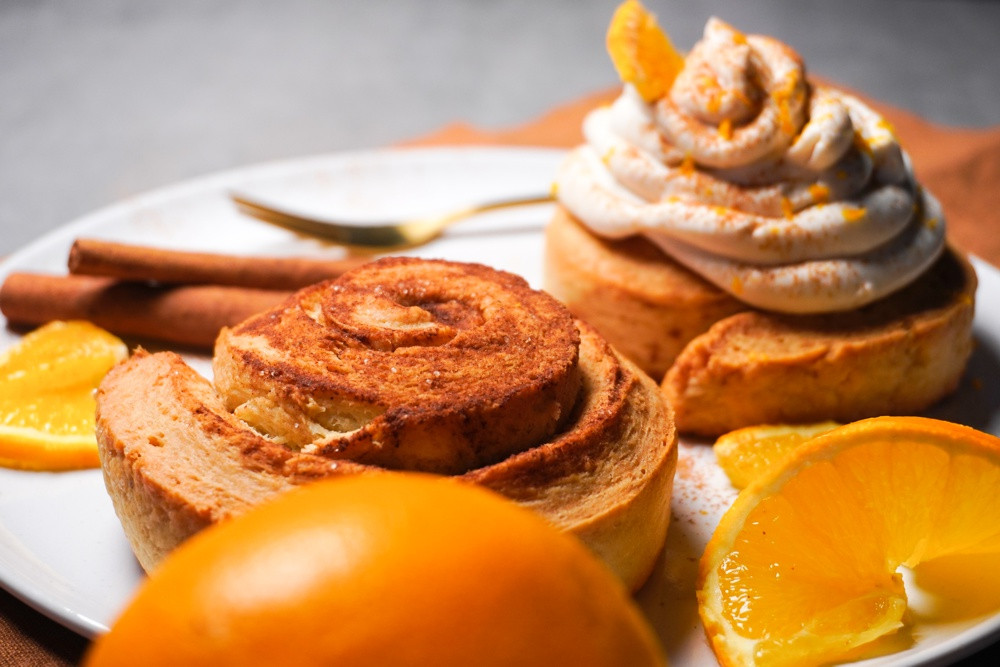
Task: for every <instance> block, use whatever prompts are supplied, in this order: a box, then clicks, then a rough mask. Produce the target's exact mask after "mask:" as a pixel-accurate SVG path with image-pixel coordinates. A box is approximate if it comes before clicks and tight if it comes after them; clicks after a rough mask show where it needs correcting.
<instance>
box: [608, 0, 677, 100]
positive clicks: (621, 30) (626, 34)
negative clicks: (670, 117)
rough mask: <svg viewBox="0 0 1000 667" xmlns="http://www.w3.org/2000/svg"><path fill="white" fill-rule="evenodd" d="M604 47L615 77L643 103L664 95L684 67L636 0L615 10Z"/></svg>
mask: <svg viewBox="0 0 1000 667" xmlns="http://www.w3.org/2000/svg"><path fill="white" fill-rule="evenodd" d="M607 46H608V54H609V55H610V56H611V62H613V63H614V65H615V69H616V70H618V76H619V77H621V80H622V81H624V82H625V83H630V84H632V85H633V86H635V89H636V90H637V91H639V94H640V95H641V96H642V98H643V99H644V100H646V101H647V102H652V101H654V100H657V99H659V98H661V97H663V96H664V95H666V94H667V91H669V90H670V86H671V85H673V83H674V79H675V78H676V77H677V73H678V72H680V71H681V69H682V68H683V67H684V56H682V55H681V54H680V53H679V52H678V51H677V49H675V48H674V45H673V44H671V43H670V38H669V37H667V35H666V34H665V33H664V32H663V30H661V29H660V26H659V25H657V23H656V17H655V16H653V14H651V13H650V12H649V11H647V10H646V8H645V7H643V6H642V4H641V3H640V2H638V0H626V1H625V2H623V3H622V4H621V5H619V6H618V9H616V10H615V13H614V16H612V17H611V25H610V26H608V36H607Z"/></svg>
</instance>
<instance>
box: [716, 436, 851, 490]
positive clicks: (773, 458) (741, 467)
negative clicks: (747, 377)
mask: <svg viewBox="0 0 1000 667" xmlns="http://www.w3.org/2000/svg"><path fill="white" fill-rule="evenodd" d="M838 426H840V424H838V423H837V422H820V423H818V424H796V425H788V424H779V425H762V426H747V427H746V428H741V429H737V430H735V431H730V432H729V433H726V434H725V435H723V436H721V437H720V438H719V439H718V440H716V441H715V446H714V448H713V449H714V450H715V460H716V462H718V464H719V467H720V468H722V470H723V471H725V473H726V475H727V476H728V477H729V481H730V482H732V483H733V486H735V487H736V488H737V489H742V488H743V487H745V486H747V485H748V484H749V483H750V482H752V481H753V480H755V479H757V478H758V477H760V476H761V475H762V474H763V473H765V472H766V471H768V470H770V469H771V468H774V467H775V466H777V465H778V464H779V463H781V462H782V461H783V460H784V459H785V457H786V456H788V455H789V454H791V453H792V452H793V451H794V450H795V448H796V447H798V446H799V445H801V444H802V443H804V442H807V441H808V440H811V439H812V438H814V437H816V436H817V435H820V434H821V433H826V432H827V431H832V430H833V429H835V428H837V427H838Z"/></svg>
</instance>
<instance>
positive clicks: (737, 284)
mask: <svg viewBox="0 0 1000 667" xmlns="http://www.w3.org/2000/svg"><path fill="white" fill-rule="evenodd" d="M729 289H730V290H731V291H732V293H733V294H740V293H741V292H743V280H742V279H741V278H740V277H739V276H733V279H732V281H730V283H729Z"/></svg>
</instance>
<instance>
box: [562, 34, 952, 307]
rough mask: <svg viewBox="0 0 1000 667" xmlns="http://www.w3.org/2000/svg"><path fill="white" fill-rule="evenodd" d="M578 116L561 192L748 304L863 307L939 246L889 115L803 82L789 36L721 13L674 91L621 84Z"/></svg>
mask: <svg viewBox="0 0 1000 667" xmlns="http://www.w3.org/2000/svg"><path fill="white" fill-rule="evenodd" d="M583 129H584V136H585V138H586V143H585V144H584V145H583V146H580V147H578V148H577V149H575V150H573V151H572V152H571V153H570V155H569V156H568V158H567V159H566V160H565V162H564V163H563V165H562V166H561V167H560V169H559V172H558V174H557V177H556V192H557V196H558V199H559V201H560V203H561V204H562V205H563V206H564V207H565V208H566V209H567V210H569V212H570V213H572V214H573V215H574V216H575V217H576V218H578V219H579V220H581V221H582V222H583V223H584V224H586V225H587V226H588V227H589V228H590V229H591V230H592V231H594V232H595V233H597V234H599V235H602V236H606V237H611V238H620V237H624V236H629V235H633V234H643V235H645V236H646V237H648V238H649V239H650V240H651V241H653V242H654V243H656V244H657V245H658V246H659V247H660V248H662V249H663V250H664V251H665V252H666V253H667V254H669V255H670V256H671V257H673V258H674V259H676V260H677V261H678V262H680V263H681V264H683V265H685V266H687V267H688V268H690V269H691V270H693V271H695V272H696V273H699V274H700V275H702V276H703V277H705V278H706V279H707V280H709V281H710V282H712V283H714V284H715V285H717V286H718V287H720V288H721V289H723V290H726V291H727V292H729V293H731V294H733V295H734V296H735V297H736V298H738V299H740V300H742V301H744V302H746V303H748V304H750V305H752V306H755V307H759V308H763V309H768V310H776V311H783V312H792V313H817V312H833V311H839V310H849V309H853V308H857V307H860V306H862V305H864V304H867V303H870V302H872V301H875V300H877V299H880V298H882V297H883V296H886V295H888V294H890V293H891V292H893V291H895V290H898V289H900V288H901V287H903V286H905V285H906V284H908V283H909V282H911V281H912V280H914V279H915V278H916V277H917V276H919V275H920V274H921V273H923V272H924V271H925V270H926V269H927V268H928V267H929V266H930V264H931V263H933V262H934V260H935V259H936V258H937V257H938V255H939V254H940V253H941V251H942V249H943V248H944V227H945V225H944V219H943V217H942V213H941V209H940V206H939V204H938V203H937V201H936V200H935V199H934V198H933V197H932V196H931V195H930V194H929V193H927V192H926V191H924V190H923V189H922V188H920V187H919V186H918V184H917V183H916V181H915V179H914V176H913V171H912V169H911V167H910V165H909V163H908V160H907V158H906V156H905V154H904V153H903V151H902V150H901V149H900V146H899V144H898V142H897V141H896V139H895V137H894V135H893V133H892V130H891V128H890V127H889V125H888V123H887V122H886V121H885V120H884V119H883V118H882V117H881V116H879V115H878V114H877V113H875V112H874V111H873V110H872V109H870V108H869V107H867V106H866V105H865V104H863V103H862V102H861V101H859V100H857V99H856V98H854V97H851V96H850V95H847V94H844V93H842V92H839V91H836V90H832V89H829V88H825V87H822V86H813V85H810V84H809V83H808V82H807V81H806V76H805V67H804V65H803V63H802V61H801V59H800V58H799V56H798V55H797V54H796V53H795V52H794V51H793V50H792V49H790V48H789V47H787V46H785V45H784V44H782V43H780V42H778V41H776V40H774V39H771V38H768V37H763V36H758V35H743V34H742V33H740V32H738V31H736V30H734V29H733V28H731V27H730V26H728V25H726V24H725V23H723V22H722V21H720V20H718V19H714V18H713V19H711V20H709V22H708V24H707V26H706V28H705V34H704V38H703V39H702V40H701V41H700V42H698V44H696V45H695V47H694V48H693V49H692V50H691V52H690V53H689V54H688V56H687V58H686V60H685V65H684V68H683V69H682V70H681V72H680V73H679V74H678V75H677V78H676V80H675V81H674V83H673V86H672V88H671V90H670V92H669V94H668V95H666V96H665V97H663V98H661V99H659V100H656V101H655V102H653V103H647V102H645V101H644V100H643V99H642V98H641V97H640V96H639V94H638V93H637V92H636V91H635V90H634V89H633V88H632V87H631V86H629V85H626V86H625V89H624V91H623V93H622V95H621V96H620V97H619V98H618V99H617V100H616V101H615V102H614V103H613V104H611V105H610V106H608V107H604V108H601V109H597V110H595V111H593V112H592V113H591V114H590V115H589V116H588V117H587V119H586V120H585V121H584V128H583Z"/></svg>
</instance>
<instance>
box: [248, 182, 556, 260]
mask: <svg viewBox="0 0 1000 667" xmlns="http://www.w3.org/2000/svg"><path fill="white" fill-rule="evenodd" d="M229 197H230V199H232V200H233V202H234V203H235V204H236V206H237V207H238V208H239V209H240V210H241V211H242V212H244V213H246V214H248V215H251V216H253V217H255V218H257V219H259V220H263V221H265V222H270V223H272V224H275V225H278V226H280V227H285V228H286V229H291V230H294V231H297V232H302V233H304V234H308V235H310V236H315V237H318V238H322V239H326V240H329V241H334V242H335V243H339V244H340V245H345V246H350V247H354V248H362V249H368V250H378V249H386V248H405V247H412V246H417V245H421V244H424V243H427V242H428V241H430V240H432V239H434V238H436V237H437V236H438V235H439V234H441V232H442V231H444V229H445V228H446V227H448V226H449V225H451V224H454V223H456V222H458V221H459V220H464V219H465V218H469V217H471V216H474V215H478V214H480V213H485V212H486V211H495V210H498V209H503V208H513V207H516V206H528V205H532V204H544V203H546V202H550V201H552V195H550V194H544V195H542V194H532V195H526V196H519V197H509V198H505V199H496V200H493V201H485V202H480V203H477V204H472V205H470V206H466V207H463V208H459V209H456V210H453V211H449V212H447V213H444V214H441V215H434V216H427V217H420V218H411V219H407V220H394V221H385V222H378V223H373V224H362V223H359V222H349V221H338V220H327V219H322V220H321V219H318V218H311V217H307V216H303V215H299V214H297V213H292V212H290V211H285V210H281V209H278V208H275V207H273V206H271V205H270V204H264V203H263V202H260V201H258V200H256V199H253V198H250V197H248V196H246V195H244V194H240V193H237V192H231V193H229Z"/></svg>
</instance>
